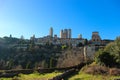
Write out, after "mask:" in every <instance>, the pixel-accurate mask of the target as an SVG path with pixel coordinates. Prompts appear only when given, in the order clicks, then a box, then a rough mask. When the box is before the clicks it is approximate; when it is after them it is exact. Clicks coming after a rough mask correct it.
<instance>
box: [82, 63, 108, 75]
mask: <svg viewBox="0 0 120 80" xmlns="http://www.w3.org/2000/svg"><path fill="white" fill-rule="evenodd" d="M83 71H84V72H85V73H87V74H92V75H97V74H102V75H107V74H108V72H109V68H107V67H104V66H98V65H94V66H87V67H86V68H84V70H83Z"/></svg>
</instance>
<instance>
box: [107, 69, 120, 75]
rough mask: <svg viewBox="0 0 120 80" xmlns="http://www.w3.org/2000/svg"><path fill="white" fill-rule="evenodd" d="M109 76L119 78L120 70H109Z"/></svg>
mask: <svg viewBox="0 0 120 80" xmlns="http://www.w3.org/2000/svg"><path fill="white" fill-rule="evenodd" d="M109 74H110V75H113V76H120V69H117V68H112V69H110V70H109Z"/></svg>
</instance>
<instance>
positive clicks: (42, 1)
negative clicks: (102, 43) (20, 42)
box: [0, 0, 120, 39]
mask: <svg viewBox="0 0 120 80" xmlns="http://www.w3.org/2000/svg"><path fill="white" fill-rule="evenodd" d="M51 26H52V27H53V29H54V34H57V35H58V36H59V32H60V30H61V29H64V28H71V29H72V37H78V34H82V35H83V37H84V38H88V39H90V38H91V35H92V32H93V31H99V33H100V35H101V38H102V39H115V38H116V36H119V35H120V0H0V37H3V36H9V35H10V34H12V35H13V36H14V37H18V38H19V37H20V36H21V35H24V37H25V38H29V37H30V36H32V35H33V34H35V35H36V37H42V36H45V35H48V34H49V28H50V27H51Z"/></svg>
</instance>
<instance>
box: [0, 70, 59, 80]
mask: <svg viewBox="0 0 120 80" xmlns="http://www.w3.org/2000/svg"><path fill="white" fill-rule="evenodd" d="M59 74H61V72H53V73H46V74H39V73H37V72H36V73H33V74H28V75H25V74H19V76H18V77H14V78H0V80H14V79H15V80H48V79H51V78H53V77H54V76H56V75H59Z"/></svg>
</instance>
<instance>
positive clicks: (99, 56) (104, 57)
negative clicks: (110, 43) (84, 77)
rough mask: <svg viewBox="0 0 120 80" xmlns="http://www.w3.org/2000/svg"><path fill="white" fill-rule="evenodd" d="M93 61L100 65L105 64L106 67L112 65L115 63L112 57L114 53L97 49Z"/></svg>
mask: <svg viewBox="0 0 120 80" xmlns="http://www.w3.org/2000/svg"><path fill="white" fill-rule="evenodd" d="M95 62H96V63H98V64H100V65H105V66H108V67H114V66H115V65H116V60H115V58H114V55H112V54H110V53H108V52H105V51H102V50H99V51H98V52H97V53H96V55H95Z"/></svg>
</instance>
